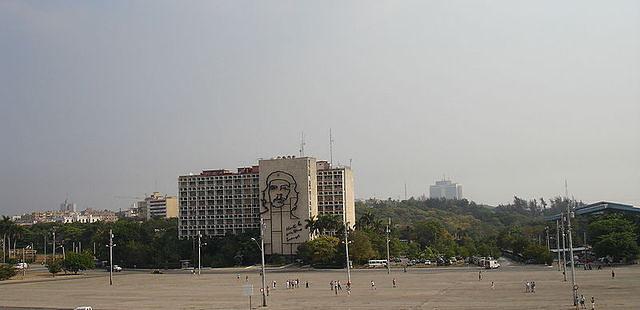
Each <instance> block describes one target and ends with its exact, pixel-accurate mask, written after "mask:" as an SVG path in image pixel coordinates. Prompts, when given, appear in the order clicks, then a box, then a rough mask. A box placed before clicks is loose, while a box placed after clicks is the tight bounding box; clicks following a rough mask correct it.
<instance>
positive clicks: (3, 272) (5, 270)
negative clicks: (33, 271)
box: [0, 264, 18, 281]
mask: <svg viewBox="0 0 640 310" xmlns="http://www.w3.org/2000/svg"><path fill="white" fill-rule="evenodd" d="M17 273H18V271H17V270H16V268H15V267H13V266H12V265H6V264H0V281H4V280H8V279H11V278H12V277H13V276H15V275H16V274H17Z"/></svg>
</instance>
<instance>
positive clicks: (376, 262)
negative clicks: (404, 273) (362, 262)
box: [367, 259, 387, 268]
mask: <svg viewBox="0 0 640 310" xmlns="http://www.w3.org/2000/svg"><path fill="white" fill-rule="evenodd" d="M367 266H368V267H369V268H376V267H387V260H386V259H370V260H369V263H367Z"/></svg>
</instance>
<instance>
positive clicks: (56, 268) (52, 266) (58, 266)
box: [47, 260, 62, 277]
mask: <svg viewBox="0 0 640 310" xmlns="http://www.w3.org/2000/svg"><path fill="white" fill-rule="evenodd" d="M47 270H49V273H51V274H52V275H53V276H54V277H55V276H56V273H59V272H60V271H62V262H60V261H59V260H56V261H51V262H49V264H48V265H47Z"/></svg>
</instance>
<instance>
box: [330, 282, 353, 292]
mask: <svg viewBox="0 0 640 310" xmlns="http://www.w3.org/2000/svg"><path fill="white" fill-rule="evenodd" d="M329 287H330V288H331V290H332V291H333V292H334V293H335V294H336V295H338V291H342V283H341V282H340V280H337V281H336V280H332V281H331V282H329ZM347 294H348V295H351V282H350V281H347Z"/></svg>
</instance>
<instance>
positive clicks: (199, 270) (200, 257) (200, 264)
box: [198, 230, 207, 275]
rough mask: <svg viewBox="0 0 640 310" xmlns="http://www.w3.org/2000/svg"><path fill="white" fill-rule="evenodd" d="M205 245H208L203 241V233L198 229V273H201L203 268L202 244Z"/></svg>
mask: <svg viewBox="0 0 640 310" xmlns="http://www.w3.org/2000/svg"><path fill="white" fill-rule="evenodd" d="M203 245H207V243H206V242H205V243H202V233H200V231H199V230H198V275H201V274H202V273H201V270H202V263H201V261H202V256H201V252H202V246H203Z"/></svg>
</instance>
